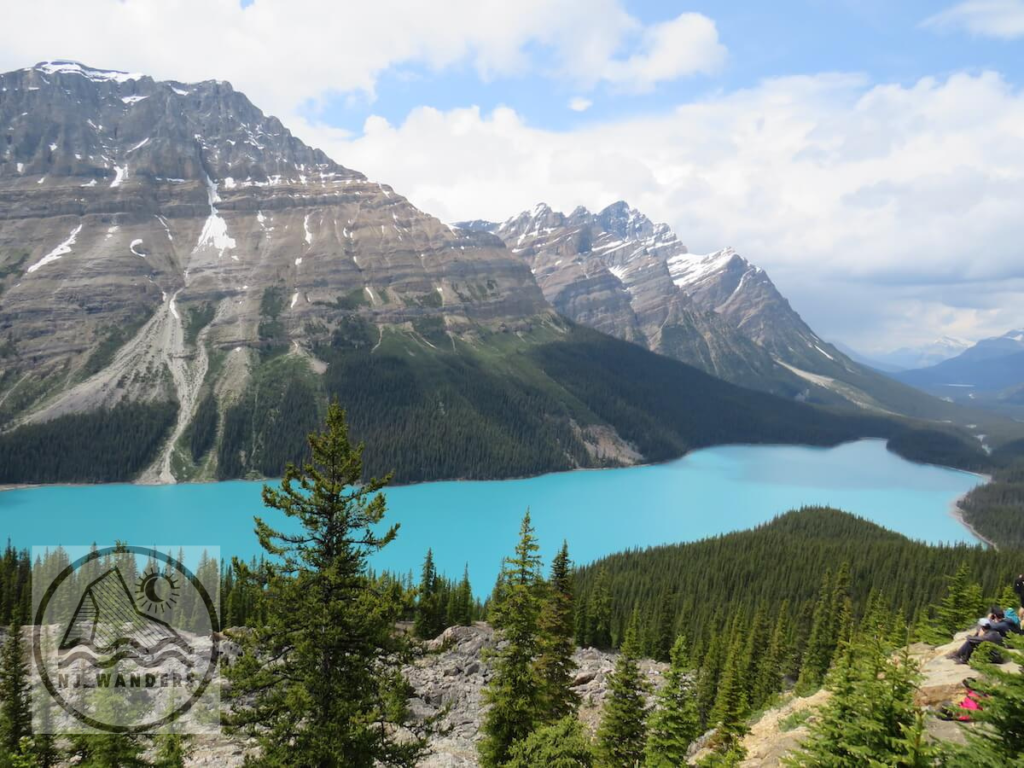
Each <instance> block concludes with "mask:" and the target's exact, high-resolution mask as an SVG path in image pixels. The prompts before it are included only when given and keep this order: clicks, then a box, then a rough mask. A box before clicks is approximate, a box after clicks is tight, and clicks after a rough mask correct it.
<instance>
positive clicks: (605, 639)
mask: <svg viewBox="0 0 1024 768" xmlns="http://www.w3.org/2000/svg"><path fill="white" fill-rule="evenodd" d="M587 607H588V611H589V612H588V619H589V626H588V627H587V640H588V642H589V644H590V645H592V646H593V647H594V648H601V649H605V650H606V649H609V648H611V647H612V593H611V580H610V578H609V576H608V571H606V570H605V569H604V568H602V569H601V570H600V571H598V574H597V579H596V580H595V582H594V592H593V594H592V595H591V596H590V600H589V602H588V606H587Z"/></svg>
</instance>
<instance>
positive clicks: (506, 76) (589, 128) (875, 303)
mask: <svg viewBox="0 0 1024 768" xmlns="http://www.w3.org/2000/svg"><path fill="white" fill-rule="evenodd" d="M0 15H2V17H3V19H4V22H3V24H2V25H0V69H2V70H4V71H6V70H10V69H16V68H19V67H25V66H30V65H32V64H34V63H36V62H38V61H43V60H50V59H73V60H77V61H81V62H84V63H86V64H88V65H90V66H95V67H101V68H111V69H122V70H128V71H133V72H143V73H146V74H149V75H152V76H153V77H155V78H157V79H175V80H180V81H184V82H189V81H196V80H205V79H218V80H227V81H230V82H231V83H232V84H233V85H234V87H235V88H236V89H238V90H240V91H243V92H244V93H246V94H247V95H248V96H249V97H250V98H251V99H252V100H253V102H254V103H255V104H256V105H257V106H259V107H260V108H261V109H263V110H264V111H265V112H267V113H269V114H275V115H277V116H278V117H280V118H281V119H282V120H283V121H284V122H285V124H286V125H288V126H289V127H290V128H291V129H292V131H293V132H294V133H295V134H296V135H298V136H299V137H300V138H302V139H303V140H305V141H306V142H307V143H310V144H313V145H315V146H318V147H320V148H322V149H324V150H325V151H327V153H328V154H329V155H331V157H333V158H334V159H335V160H337V161H338V162H340V163H342V164H344V165H347V166H349V167H351V168H355V169H358V170H360V171H362V172H364V173H366V174H367V175H368V176H370V177H371V178H372V179H374V180H377V181H381V182H385V183H388V184H391V185H393V186H394V187H395V188H396V190H398V191H399V192H400V193H402V194H404V195H405V196H407V197H408V198H409V199H410V200H411V201H412V202H413V203H414V204H416V205H417V206H419V207H420V208H422V209H424V210H426V211H427V212H429V213H432V214H434V215H436V216H438V217H440V218H441V219H443V220H445V221H449V222H451V221H459V220H463V219H475V218H485V219H492V220H503V219H505V218H508V217H510V216H512V215H514V214H516V213H518V212H519V211H522V210H525V209H527V208H530V207H532V206H533V205H535V204H536V203H538V202H546V203H548V204H549V205H551V206H552V207H554V208H556V209H560V210H566V211H568V210H571V209H573V208H575V207H576V206H577V205H584V206H586V207H588V208H590V209H591V210H599V209H600V208H602V207H603V206H605V205H608V204H610V203H612V202H615V201H617V200H626V201H627V202H629V203H630V204H631V205H633V206H635V207H637V208H639V209H640V210H642V211H643V212H645V213H646V214H647V215H648V216H650V217H651V218H652V219H654V220H656V221H659V222H660V221H663V222H666V223H668V224H669V225H670V226H672V228H673V229H674V230H675V231H676V232H677V234H678V235H679V237H680V239H682V241H683V242H685V243H686V244H687V246H688V247H689V249H690V250H691V251H692V252H694V253H707V252H710V251H714V250H717V249H719V248H722V247H725V246H732V247H734V248H736V249H737V250H738V251H739V252H740V253H741V254H743V255H744V256H746V257H747V258H748V259H750V260H751V261H752V262H754V263H756V264H757V265H759V266H761V267H764V268H765V269H766V270H767V271H768V272H769V274H770V276H771V277H772V279H773V280H774V281H775V283H776V284H777V285H778V286H779V288H780V290H782V292H783V293H784V294H785V295H786V296H787V297H788V298H789V299H790V301H791V303H792V304H793V306H794V307H795V308H796V309H797V311H799V312H800V313H801V314H802V315H803V316H804V318H805V319H806V320H807V321H808V322H809V323H810V324H811V326H812V327H813V328H815V330H817V331H818V332H819V333H820V334H821V335H823V336H824V337H825V338H827V339H829V340H833V341H839V342H843V343H845V344H848V345H850V346H852V347H853V348H855V349H857V350H859V351H862V352H865V353H869V354H870V353H872V352H876V353H877V352H884V351H889V350H892V349H895V348H898V347H903V346H914V345H918V344H925V343H927V342H929V341H931V340H932V339H934V338H936V337H939V336H953V337H957V338H964V339H971V340H974V339H979V338H983V337H986V336H991V335H997V334H1001V333H1003V332H1006V331H1008V330H1010V329H1011V328H1020V327H1022V326H1024V245H1022V243H1024V0H964V1H963V2H955V0H930V1H929V2H924V1H922V0H899V1H898V2H893V0H776V1H775V2H773V3H764V2H761V1H760V0H731V1H730V2H724V3H723V2H675V1H672V2H669V1H667V0H662V1H661V2H655V1H654V0H635V1H634V0H519V1H518V2H516V3H508V2H507V1H506V0H432V2H429V3H425V2H416V1H415V0H404V1H402V0H374V2H370V3H367V2H362V3H352V2H349V1H348V0H243V2H239V0H76V1H75V2H74V3H68V2H66V1H65V0H3V3H2V14H0Z"/></svg>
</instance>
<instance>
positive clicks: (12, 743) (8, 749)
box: [0, 623, 32, 765]
mask: <svg viewBox="0 0 1024 768" xmlns="http://www.w3.org/2000/svg"><path fill="white" fill-rule="evenodd" d="M29 691H30V685H29V681H28V664H27V663H26V662H25V649H24V647H23V645H22V639H21V626H20V625H19V624H18V623H12V624H11V626H10V628H9V629H8V630H7V638H6V639H5V640H4V645H3V649H2V650H0V765H2V763H3V760H4V758H3V755H4V754H7V755H16V754H17V753H18V752H19V751H20V749H21V740H22V739H23V738H25V737H27V736H29V735H30V734H31V731H32V707H31V704H30V702H29Z"/></svg>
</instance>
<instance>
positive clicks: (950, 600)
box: [933, 563, 984, 642]
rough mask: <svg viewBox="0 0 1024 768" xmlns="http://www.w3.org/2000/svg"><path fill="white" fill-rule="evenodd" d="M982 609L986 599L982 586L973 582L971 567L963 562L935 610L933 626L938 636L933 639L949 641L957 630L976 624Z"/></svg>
mask: <svg viewBox="0 0 1024 768" xmlns="http://www.w3.org/2000/svg"><path fill="white" fill-rule="evenodd" d="M982 610H984V600H983V599H982V597H981V586H980V585H978V584H972V582H971V570H970V568H969V567H968V566H967V564H966V563H961V565H960V567H959V568H958V569H957V571H956V573H955V574H954V575H953V576H952V578H950V580H949V585H948V586H947V588H946V595H945V597H943V598H942V601H941V602H940V603H939V606H938V608H937V609H936V611H935V621H934V623H933V627H934V629H935V632H936V633H937V636H936V637H935V638H933V639H934V640H936V641H941V642H948V641H949V638H951V637H952V636H953V635H955V634H956V633H957V632H960V631H961V630H964V629H967V628H968V627H970V626H971V625H972V624H974V622H975V621H977V619H978V617H979V616H980V615H981V611H982Z"/></svg>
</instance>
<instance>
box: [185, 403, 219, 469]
mask: <svg viewBox="0 0 1024 768" xmlns="http://www.w3.org/2000/svg"><path fill="white" fill-rule="evenodd" d="M189 428H190V430H191V434H190V435H189V449H190V451H191V454H192V461H196V462H198V461H199V460H200V459H201V458H203V456H205V455H206V452H207V451H208V450H210V448H211V447H212V446H213V441H214V438H216V437H217V398H216V397H214V394H213V392H207V393H206V395H205V396H204V397H203V399H202V400H200V401H199V405H198V407H197V408H196V413H195V416H193V418H192V424H191V425H190V427H189Z"/></svg>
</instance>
